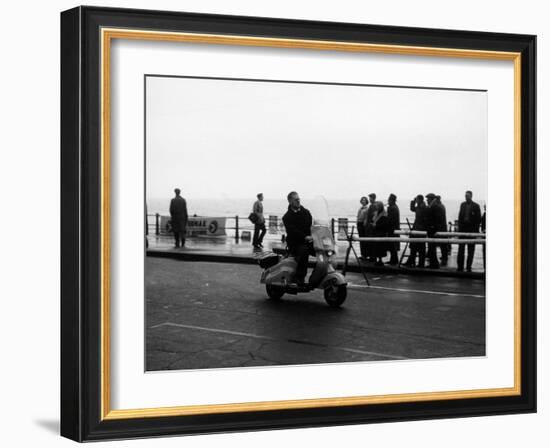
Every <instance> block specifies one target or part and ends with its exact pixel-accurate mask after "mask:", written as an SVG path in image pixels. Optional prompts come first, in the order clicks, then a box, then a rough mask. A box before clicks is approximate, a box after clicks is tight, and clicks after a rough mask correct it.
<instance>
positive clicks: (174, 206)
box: [170, 188, 188, 247]
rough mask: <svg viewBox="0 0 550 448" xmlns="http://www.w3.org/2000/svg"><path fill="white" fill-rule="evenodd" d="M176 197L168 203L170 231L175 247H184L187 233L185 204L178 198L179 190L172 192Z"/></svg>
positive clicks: (183, 200) (182, 199)
mask: <svg viewBox="0 0 550 448" xmlns="http://www.w3.org/2000/svg"><path fill="white" fill-rule="evenodd" d="M174 193H176V196H175V197H174V198H173V199H172V200H171V201H170V217H171V218H172V220H171V223H172V231H173V232H174V238H175V240H176V247H180V242H181V247H183V246H185V232H186V231H187V219H188V216H187V202H186V201H185V199H184V198H182V197H181V196H180V194H181V190H180V189H179V188H176V189H175V190H174Z"/></svg>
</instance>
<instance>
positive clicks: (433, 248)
mask: <svg viewBox="0 0 550 448" xmlns="http://www.w3.org/2000/svg"><path fill="white" fill-rule="evenodd" d="M437 246H439V244H437V243H428V260H429V262H430V266H431V267H432V268H436V267H439V261H438V260H437Z"/></svg>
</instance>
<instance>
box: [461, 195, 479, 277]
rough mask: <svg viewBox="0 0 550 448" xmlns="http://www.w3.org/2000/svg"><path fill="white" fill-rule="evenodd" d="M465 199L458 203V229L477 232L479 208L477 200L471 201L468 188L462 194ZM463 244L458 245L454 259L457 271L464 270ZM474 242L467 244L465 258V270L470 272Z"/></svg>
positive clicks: (474, 248)
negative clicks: (466, 256) (466, 255)
mask: <svg viewBox="0 0 550 448" xmlns="http://www.w3.org/2000/svg"><path fill="white" fill-rule="evenodd" d="M464 197H465V199H466V201H464V202H463V203H462V204H460V211H459V213H458V231H459V232H464V233H479V226H480V224H481V208H480V207H479V204H478V203H477V202H474V201H472V197H473V193H472V192H471V191H470V190H468V191H466V193H465V194H464ZM464 246H465V244H460V245H459V246H458V255H457V259H456V264H457V271H463V270H464V250H465V248H464ZM475 250H476V245H475V244H468V258H467V259H466V271H467V272H472V262H473V261H474V253H475Z"/></svg>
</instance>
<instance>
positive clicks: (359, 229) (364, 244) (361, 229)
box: [357, 222, 367, 258]
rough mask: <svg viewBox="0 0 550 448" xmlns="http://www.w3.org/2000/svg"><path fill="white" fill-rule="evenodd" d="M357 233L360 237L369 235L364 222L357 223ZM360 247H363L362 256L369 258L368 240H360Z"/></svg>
mask: <svg viewBox="0 0 550 448" xmlns="http://www.w3.org/2000/svg"><path fill="white" fill-rule="evenodd" d="M357 233H358V234H359V236H360V237H362V236H363V237H364V236H367V229H366V228H365V226H364V225H363V223H362V222H358V223H357ZM359 248H360V249H361V257H363V258H367V242H366V241H360V242H359Z"/></svg>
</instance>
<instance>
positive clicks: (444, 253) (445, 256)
mask: <svg viewBox="0 0 550 448" xmlns="http://www.w3.org/2000/svg"><path fill="white" fill-rule="evenodd" d="M438 246H439V249H440V250H441V266H447V263H448V261H449V244H447V243H445V244H438Z"/></svg>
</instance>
